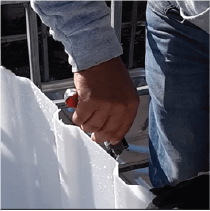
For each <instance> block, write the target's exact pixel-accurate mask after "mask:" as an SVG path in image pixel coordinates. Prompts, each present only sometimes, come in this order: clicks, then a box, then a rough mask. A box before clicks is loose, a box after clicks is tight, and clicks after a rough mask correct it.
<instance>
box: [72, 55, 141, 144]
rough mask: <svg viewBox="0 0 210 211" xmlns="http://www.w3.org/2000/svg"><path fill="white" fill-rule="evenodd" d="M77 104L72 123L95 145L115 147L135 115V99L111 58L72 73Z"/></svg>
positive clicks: (125, 73) (122, 69)
mask: <svg viewBox="0 0 210 211" xmlns="http://www.w3.org/2000/svg"><path fill="white" fill-rule="evenodd" d="M74 84H75V87H76V91H77V93H78V105H77V108H76V110H75V112H74V114H73V117H72V120H73V122H74V124H76V125H78V126H80V128H81V129H82V130H83V131H85V132H88V133H92V136H91V139H92V140H93V141H95V142H97V143H100V142H105V141H109V142H110V143H111V144H112V145H115V144H117V143H118V142H119V141H121V139H122V138H123V137H124V136H125V134H126V133H127V132H128V131H129V129H130V127H131V126H132V124H133V121H134V118H135V116H136V113H137V110H138V105H139V97H138V94H137V92H136V89H135V88H134V85H133V82H132V80H131V78H130V76H129V73H128V71H127V70H126V68H125V66H124V64H123V63H122V61H121V59H120V58H119V57H118V58H114V59H112V60H109V61H107V62H104V63H101V64H99V65H96V66H94V67H91V68H89V69H86V70H83V71H80V72H77V73H74Z"/></svg>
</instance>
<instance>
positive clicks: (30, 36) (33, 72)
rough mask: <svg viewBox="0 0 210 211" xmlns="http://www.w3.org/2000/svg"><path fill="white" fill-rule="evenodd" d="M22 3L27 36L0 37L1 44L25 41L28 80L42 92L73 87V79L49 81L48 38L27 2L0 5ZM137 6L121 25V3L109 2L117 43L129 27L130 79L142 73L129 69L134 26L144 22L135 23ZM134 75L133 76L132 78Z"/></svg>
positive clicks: (8, 2) (135, 2)
mask: <svg viewBox="0 0 210 211" xmlns="http://www.w3.org/2000/svg"><path fill="white" fill-rule="evenodd" d="M14 3H23V4H24V6H25V9H26V23H27V34H26V35H25V34H21V35H11V36H5V37H1V42H2V43H4V42H12V41H18V40H24V39H27V43H28V52H29V63H30V78H31V80H32V81H33V82H34V84H36V85H37V86H38V87H39V88H40V89H41V90H42V91H43V92H47V91H57V90H59V89H66V88H67V87H68V88H71V87H73V86H74V85H73V79H72V78H70V79H64V80H56V81H53V82H48V81H49V62H48V45H47V37H48V36H49V34H48V32H47V27H46V26H45V25H44V24H42V26H41V32H38V29H37V15H36V13H35V12H34V11H33V9H32V8H31V6H30V2H29V1H27V2H26V1H2V2H1V5H5V4H14ZM137 5H138V2H137V1H134V4H133V15H132V19H131V22H126V23H122V1H114V0H112V1H111V25H112V27H114V29H115V33H116V35H117V38H118V40H119V42H121V28H122V27H126V26H128V25H131V29H132V30H131V38H130V47H129V59H128V61H129V62H128V70H129V73H130V75H131V78H134V77H137V75H138V74H139V70H140V71H141V73H142V72H144V69H143V68H136V69H131V68H132V66H133V53H134V40H135V31H136V26H137V25H141V26H145V22H144V21H137V9H138V8H137ZM39 36H40V37H41V39H42V44H43V46H42V47H43V51H42V52H43V55H42V56H43V61H44V81H45V82H42V83H41V75H40V66H39V64H40V61H39V46H38V37H39ZM134 75H135V76H134Z"/></svg>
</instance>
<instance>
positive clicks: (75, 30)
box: [31, 0, 123, 72]
mask: <svg viewBox="0 0 210 211" xmlns="http://www.w3.org/2000/svg"><path fill="white" fill-rule="evenodd" d="M31 6H32V8H33V9H34V11H35V12H36V13H37V14H38V15H39V16H40V18H41V20H42V21H43V22H44V23H45V24H46V25H47V26H49V27H50V33H51V34H52V35H53V38H54V39H55V40H58V41H61V42H62V43H63V45H64V47H65V51H66V52H67V54H68V55H69V63H70V64H71V65H72V72H78V71H80V70H84V69H87V68H90V67H92V66H95V65H98V64H100V63H102V62H105V61H108V60H110V59H112V58H115V57H118V56H119V55H121V54H122V53H123V51H122V47H121V45H120V43H119V42H118V40H117V37H116V35H115V32H114V29H113V28H112V27H111V21H110V9H109V8H108V7H107V6H106V3H105V2H104V1H38V0H31Z"/></svg>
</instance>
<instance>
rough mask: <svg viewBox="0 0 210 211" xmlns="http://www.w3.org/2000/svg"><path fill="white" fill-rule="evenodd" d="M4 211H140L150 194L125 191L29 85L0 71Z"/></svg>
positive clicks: (108, 163)
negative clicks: (128, 210) (83, 210)
mask: <svg viewBox="0 0 210 211" xmlns="http://www.w3.org/2000/svg"><path fill="white" fill-rule="evenodd" d="M0 70H1V141H2V144H1V146H2V147H1V207H2V208H3V209H116V208H123V209H131V208H135V209H140V208H142V209H144V208H146V207H147V205H148V204H149V203H150V202H151V200H152V198H153V196H152V194H151V193H150V192H149V190H148V188H146V187H144V186H140V185H138V186H137V185H127V184H125V183H124V182H123V181H122V180H121V179H120V178H119V177H118V163H117V162H116V161H115V160H114V159H113V158H112V157H110V156H109V155H108V154H107V153H106V152H105V151H104V150H103V149H102V148H101V147H100V146H99V145H98V144H96V143H95V142H92V141H91V139H90V138H89V136H88V135H86V134H85V133H84V132H82V131H81V130H80V129H79V128H78V127H76V126H70V125H64V124H63V123H62V122H61V121H59V119H58V111H59V110H58V108H57V107H56V106H55V105H54V104H53V103H52V102H51V101H50V100H49V99H48V98H47V97H46V96H45V95H44V94H43V93H42V92H41V91H40V90H39V89H38V88H37V87H36V86H35V85H34V84H33V83H32V82H31V81H30V80H29V79H26V78H21V77H17V76H15V75H14V74H13V73H12V72H11V71H10V70H6V69H5V68H3V67H1V69H0Z"/></svg>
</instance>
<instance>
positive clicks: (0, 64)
mask: <svg viewBox="0 0 210 211" xmlns="http://www.w3.org/2000/svg"><path fill="white" fill-rule="evenodd" d="M1 10H2V8H1V6H0V66H2V61H1V14H2V11H1Z"/></svg>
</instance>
